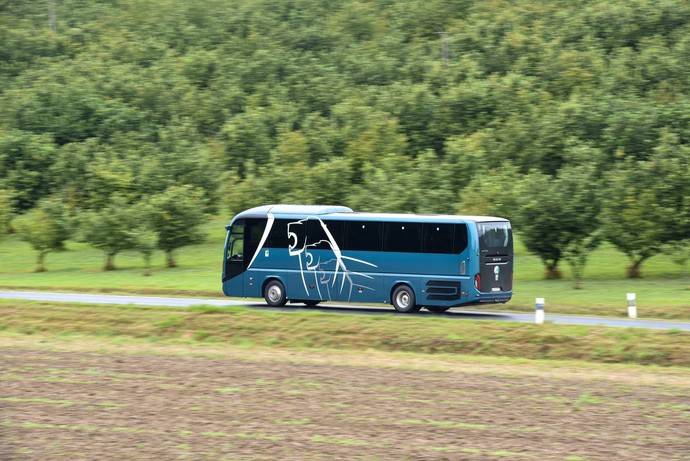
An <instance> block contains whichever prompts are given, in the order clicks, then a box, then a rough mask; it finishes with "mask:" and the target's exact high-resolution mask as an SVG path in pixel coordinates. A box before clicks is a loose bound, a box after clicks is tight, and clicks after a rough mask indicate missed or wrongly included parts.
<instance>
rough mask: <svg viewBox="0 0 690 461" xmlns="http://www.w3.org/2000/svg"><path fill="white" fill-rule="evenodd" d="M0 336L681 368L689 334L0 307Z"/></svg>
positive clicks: (210, 311) (228, 311)
mask: <svg viewBox="0 0 690 461" xmlns="http://www.w3.org/2000/svg"><path fill="white" fill-rule="evenodd" d="M0 330H6V331H9V332H16V333H21V334H25V335H31V334H37V333H40V334H43V335H45V334H49V335H70V334H79V335H87V336H101V337H131V338H139V339H146V340H149V341H154V342H157V341H174V342H183V343H187V344H189V343H194V344H213V343H225V344H232V345H238V346H242V347H252V346H262V347H272V348H319V349H320V348H324V349H349V350H379V351H401V352H416V353H425V354H472V355H485V356H506V357H520V358H528V359H568V360H570V359H577V360H585V361H593V362H609V363H637V364H655V365H663V366H670V365H675V366H685V367H687V366H690V334H688V333H685V332H680V331H674V330H670V331H656V330H643V329H636V328H628V329H620V328H605V327H589V326H563V325H548V324H547V325H543V326H535V325H529V324H508V323H499V322H482V321H469V320H468V321H458V320H454V319H444V318H401V317H399V316H390V315H371V316H369V315H367V316H348V315H339V314H329V313H320V312H319V313H312V312H294V313H284V312H262V311H260V310H257V309H250V308H243V307H232V308H222V309H219V308H195V309H189V310H180V309H172V308H137V307H124V306H88V305H78V306H72V305H66V304H53V303H35V302H24V301H22V302H17V301H0Z"/></svg>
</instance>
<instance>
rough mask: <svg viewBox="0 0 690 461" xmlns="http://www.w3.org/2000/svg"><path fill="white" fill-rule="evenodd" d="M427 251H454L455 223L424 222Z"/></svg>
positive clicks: (425, 248)
mask: <svg viewBox="0 0 690 461" xmlns="http://www.w3.org/2000/svg"><path fill="white" fill-rule="evenodd" d="M424 252H425V253H445V254H448V253H453V224H433V223H429V224H424Z"/></svg>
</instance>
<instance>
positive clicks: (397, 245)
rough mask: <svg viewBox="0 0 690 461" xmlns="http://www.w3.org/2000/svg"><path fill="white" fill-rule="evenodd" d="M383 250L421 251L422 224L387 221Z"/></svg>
mask: <svg viewBox="0 0 690 461" xmlns="http://www.w3.org/2000/svg"><path fill="white" fill-rule="evenodd" d="M384 228H385V232H384V235H385V237H384V240H383V251H396V252H406V253H419V252H421V251H422V225H421V223H415V222H387V223H386V224H385V227H384Z"/></svg>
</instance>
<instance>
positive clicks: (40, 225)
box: [0, 186, 204, 275]
mask: <svg viewBox="0 0 690 461" xmlns="http://www.w3.org/2000/svg"><path fill="white" fill-rule="evenodd" d="M8 202H9V200H8V194H6V193H0V226H4V227H2V228H3V229H4V228H6V226H7V225H8V224H9V222H10V220H9V219H8V217H9V214H10V213H9V207H7V206H6V204H7V203H8ZM3 203H4V204H5V205H4V206H3ZM202 204H203V192H202V191H201V190H199V189H194V188H193V187H191V186H172V187H170V188H168V189H167V190H165V191H164V192H163V193H160V194H157V195H154V196H152V197H151V198H150V199H147V200H142V201H139V202H135V203H129V202H128V201H127V200H126V199H125V198H124V197H120V196H115V197H113V198H112V199H111V201H110V203H109V204H107V205H106V206H104V207H103V208H101V209H100V210H99V211H84V212H77V213H75V210H70V209H69V208H68V207H67V206H66V205H65V204H64V202H63V201H62V200H60V199H59V198H58V197H50V198H46V199H43V200H41V201H40V202H39V203H38V204H37V206H36V207H35V208H33V209H32V210H30V211H28V212H27V213H25V214H23V215H21V216H19V217H17V218H16V219H14V220H13V221H12V226H13V228H14V230H15V232H16V233H17V234H18V236H19V238H20V239H22V240H24V241H25V242H27V243H29V244H30V245H31V246H32V247H33V248H34V250H36V252H37V254H38V260H37V266H36V271H37V272H43V271H45V270H46V266H45V258H46V255H47V254H48V253H50V252H53V251H60V250H63V249H64V245H65V242H66V241H67V240H68V239H76V240H80V241H84V242H87V243H89V244H91V245H92V246H93V247H95V248H98V249H99V250H102V251H103V253H104V255H105V264H104V267H103V269H104V270H114V269H115V256H117V254H118V253H120V252H122V251H125V250H134V251H138V252H140V253H141V254H142V255H143V258H144V263H145V268H146V269H145V275H149V274H150V268H151V256H152V255H153V252H154V251H155V250H156V249H160V250H162V251H164V252H165V254H166V260H167V266H168V267H175V266H176V263H175V259H174V254H173V252H174V251H175V250H176V249H178V248H180V247H183V246H186V245H190V244H192V243H198V242H200V241H202V239H203V237H204V236H203V235H202V234H201V232H200V231H199V225H200V224H202V218H203V217H204V211H203V208H202V207H201V205H202ZM77 211H78V210H77Z"/></svg>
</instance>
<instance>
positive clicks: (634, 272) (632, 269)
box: [626, 259, 644, 279]
mask: <svg viewBox="0 0 690 461" xmlns="http://www.w3.org/2000/svg"><path fill="white" fill-rule="evenodd" d="M642 261H644V259H636V260H634V261H633V262H632V264H630V266H628V269H627V271H626V275H627V276H628V278H629V279H639V278H640V277H642V272H640V267H641V266H642Z"/></svg>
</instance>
